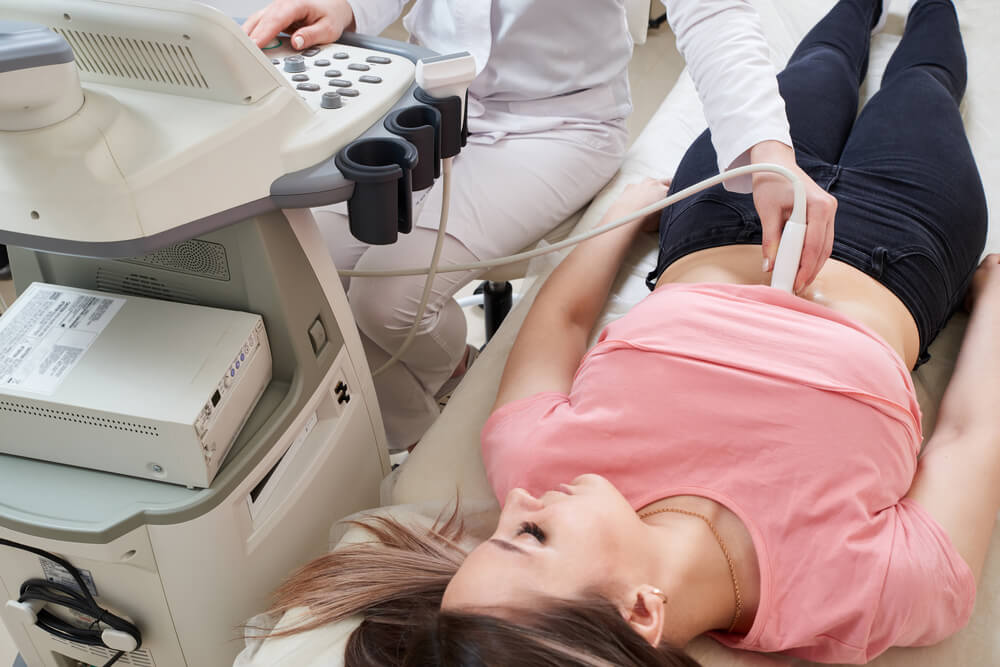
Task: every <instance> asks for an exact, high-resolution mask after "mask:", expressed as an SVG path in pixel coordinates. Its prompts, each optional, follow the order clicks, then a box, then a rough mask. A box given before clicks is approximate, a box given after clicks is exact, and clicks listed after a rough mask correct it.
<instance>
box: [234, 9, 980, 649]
mask: <svg viewBox="0 0 1000 667" xmlns="http://www.w3.org/2000/svg"><path fill="white" fill-rule="evenodd" d="M887 1H888V0H887ZM754 4H755V5H756V7H757V9H758V11H759V12H760V14H761V21H762V26H763V28H764V31H765V33H766V34H767V37H768V39H769V41H770V43H771V46H772V51H773V56H774V60H775V63H776V64H777V65H779V66H781V65H783V64H784V62H785V61H786V60H787V58H788V56H789V55H790V54H791V52H792V51H793V50H794V47H795V45H796V44H797V43H798V40H799V39H800V38H801V37H802V36H803V35H804V34H805V33H806V32H807V31H808V30H809V29H810V28H811V27H812V26H813V25H814V24H815V22H816V21H817V20H819V18H821V17H822V15H823V14H824V13H825V12H826V11H827V10H828V9H829V8H830V7H831V6H832V5H833V1H832V0H754ZM907 4H908V3H905V2H902V1H901V0H897V2H896V3H895V5H896V6H895V7H893V12H892V14H891V16H890V19H889V23H888V25H887V27H886V30H885V32H884V33H882V34H880V35H878V36H876V38H875V39H874V41H873V48H872V56H871V63H870V70H869V76H868V79H867V82H866V84H865V87H864V89H863V90H862V99H866V98H867V97H868V96H870V95H871V94H872V93H874V91H876V90H877V89H878V84H879V82H880V80H881V72H882V70H883V69H884V67H885V64H886V62H887V61H888V58H889V56H890V55H891V53H892V51H893V49H894V48H895V46H896V44H897V43H898V41H899V36H900V35H901V34H902V30H903V24H904V12H905V11H906V5H907ZM956 4H957V6H958V10H959V17H960V19H961V22H962V31H963V36H964V38H965V44H966V50H967V52H968V54H969V82H970V83H969V88H968V92H967V94H966V98H965V101H964V103H963V116H964V118H965V121H966V129H967V132H968V135H969V138H970V141H971V143H972V146H973V150H974V151H975V154H976V159H977V162H978V164H979V168H980V171H981V173H982V177H983V181H984V183H985V184H986V189H987V197H988V201H989V203H990V210H991V211H992V210H993V208H994V204H995V203H996V202H997V201H1000V199H998V198H1000V133H998V132H997V131H996V130H995V129H994V128H995V126H996V123H995V121H994V120H993V118H992V116H993V115H994V113H995V109H996V108H997V107H998V106H1000V84H998V79H997V78H996V76H995V74H994V72H993V71H992V70H993V69H994V68H993V62H992V59H993V57H994V56H993V54H994V53H995V48H996V45H995V43H994V42H996V41H997V39H998V38H1000V2H997V0H958V2H957V3H956ZM901 121H902V122H905V119H901ZM704 127H705V121H704V118H703V116H702V113H701V105H700V102H699V101H698V98H697V95H696V93H695V91H694V86H693V84H692V83H691V80H690V78H689V77H688V76H687V74H686V73H685V74H683V75H682V76H681V78H680V80H679V81H678V83H677V85H676V86H675V87H674V89H673V90H672V91H671V93H670V94H669V95H668V96H667V98H666V99H665V100H664V102H663V104H662V105H661V107H660V109H659V110H658V111H657V113H656V114H655V115H654V117H653V118H652V119H651V120H650V122H649V124H648V125H647V126H646V128H645V129H644V130H643V132H642V134H641V135H640V137H639V138H638V140H637V141H636V142H635V143H634V145H633V147H632V149H631V150H630V151H629V153H628V155H627V157H626V160H625V163H624V165H623V167H622V169H621V171H620V173H619V175H618V176H617V177H616V178H615V179H614V180H613V181H612V182H611V183H610V184H609V185H608V186H607V187H606V188H605V189H604V190H603V191H602V192H601V194H599V195H598V196H597V197H596V198H595V200H594V202H593V204H592V205H591V206H590V208H589V209H588V211H587V212H586V214H585V215H584V216H583V218H582V219H581V221H580V223H579V224H578V225H577V229H576V231H577V232H579V231H582V230H586V229H588V228H590V227H592V226H593V225H594V224H595V223H596V222H597V221H598V220H599V219H600V217H601V215H602V214H603V213H604V211H605V210H606V209H607V207H608V205H609V204H610V203H611V201H613V200H614V198H615V197H616V196H617V194H618V193H619V192H620V191H621V190H622V189H623V188H624V187H625V185H626V184H628V183H630V182H634V181H636V180H639V179H640V178H642V177H644V176H647V175H648V176H654V177H667V176H670V175H671V174H673V172H674V169H675V168H676V166H677V164H678V163H679V161H680V159H681V157H682V156H683V154H684V151H685V150H686V149H687V147H688V145H689V144H690V143H691V141H692V140H693V139H694V138H695V137H696V136H697V135H698V134H699V133H700V132H701V131H702V130H703V129H704ZM987 251H989V252H997V251H1000V231H998V227H996V226H991V229H990V233H989V237H988V240H987ZM655 261H656V242H655V239H653V238H652V237H651V238H650V240H649V241H648V242H647V243H645V244H644V245H642V246H641V247H637V248H635V249H634V250H633V252H632V253H631V254H630V256H629V259H628V261H627V262H626V263H625V265H624V266H623V267H622V270H621V271H620V272H619V275H618V278H617V281H616V283H615V286H614V288H613V290H612V296H611V298H610V300H609V302H608V304H607V306H606V307H605V309H604V312H603V314H602V317H601V321H600V322H599V324H598V326H597V327H595V329H594V335H595V336H596V334H597V333H598V332H599V331H600V330H601V328H603V326H604V325H605V324H607V323H608V322H610V321H612V320H614V319H615V318H617V317H620V316H621V315H622V314H624V313H625V312H626V311H627V310H628V309H629V308H630V307H631V306H632V305H633V304H635V303H636V302H638V301H639V300H641V299H642V298H643V297H645V296H646V295H647V294H648V290H647V289H646V287H645V284H644V279H645V275H646V273H647V272H648V271H649V270H650V269H651V268H652V267H653V266H654V265H655ZM553 265H554V261H548V262H540V263H539V269H538V272H537V277H538V278H544V276H545V275H546V274H547V272H548V271H549V270H551V267H552V266H553ZM540 282H541V280H536V281H535V284H534V286H533V287H532V288H531V289H528V290H527V291H526V293H525V295H524V298H523V299H522V300H521V302H520V303H519V304H518V305H517V307H516V308H515V309H514V310H513V311H512V312H511V314H510V315H509V316H508V318H507V320H506V321H505V322H504V325H503V327H502V328H501V329H500V331H499V332H498V333H497V334H496V335H495V336H494V338H493V339H492V340H491V341H490V344H489V345H488V346H487V347H486V349H485V351H484V353H483V354H482V355H481V356H480V357H479V359H477V361H476V364H475V365H474V366H473V368H472V369H471V371H470V372H469V374H468V376H467V377H466V379H465V381H463V383H462V385H461V386H460V387H459V389H458V390H457V391H456V392H455V394H454V395H453V397H452V399H451V402H450V403H449V404H448V407H447V408H446V410H445V411H444V412H443V414H442V416H441V418H440V419H439V420H438V421H437V422H436V423H435V424H434V425H433V426H432V428H431V429H430V430H429V431H428V432H427V434H426V435H425V436H424V438H423V439H422V440H421V442H420V445H419V446H418V447H417V448H416V450H415V451H414V452H413V454H412V455H411V456H410V458H409V459H408V460H407V462H406V463H405V464H404V465H403V466H402V467H401V468H400V469H399V471H398V474H396V475H394V476H393V478H392V479H390V480H387V481H388V482H389V483H388V484H386V485H385V488H384V490H383V502H384V503H385V504H386V505H393V506H396V507H393V508H391V509H385V510H380V511H392V512H394V513H396V514H397V515H399V516H411V517H414V520H417V521H425V522H426V521H427V520H428V519H427V518H426V517H427V516H429V515H433V514H435V513H436V512H437V511H439V509H440V508H441V507H442V506H444V505H445V504H447V503H448V502H450V501H451V500H453V499H454V498H455V495H456V493H457V494H459V495H460V496H461V498H462V503H463V505H464V506H466V507H475V508H477V519H478V521H479V525H481V526H486V525H489V522H490V520H491V518H492V517H494V516H495V514H496V511H497V509H498V506H497V503H496V499H495V498H494V497H493V493H492V491H491V489H490V487H489V485H488V483H487V481H486V476H485V473H484V471H483V466H482V460H481V458H480V454H479V432H480V430H481V428H482V425H483V424H484V423H485V421H486V418H487V417H488V416H489V409H490V406H491V405H492V403H493V399H494V397H495V395H496V387H497V384H498V382H499V378H500V374H501V372H502V370H503V365H504V362H505V360H506V357H507V354H508V352H509V351H510V347H511V345H512V343H513V341H514V338H515V336H516V333H517V329H518V328H519V327H520V325H521V322H522V321H523V319H524V315H525V314H526V313H527V310H528V307H529V306H530V304H531V301H532V300H533V298H534V295H535V293H536V291H537V287H538V285H539V284H540ZM965 323H966V318H965V317H964V316H956V317H955V318H953V320H952V322H951V323H950V324H949V326H948V327H947V328H946V329H945V331H944V332H943V333H942V334H941V335H940V336H939V337H938V339H937V340H936V341H935V343H934V344H933V346H932V347H931V353H932V355H933V359H932V360H931V362H929V363H928V364H925V365H924V366H922V367H921V368H920V369H919V370H918V371H916V372H915V373H914V374H913V377H914V381H915V385H916V387H917V392H918V397H919V399H920V404H921V408H922V410H923V414H924V431H925V434H927V435H929V434H930V432H931V431H932V430H933V425H934V421H935V418H936V415H937V405H938V403H939V402H940V397H941V394H942V393H943V391H944V388H945V385H946V383H947V380H948V378H949V377H950V376H951V371H952V369H953V367H954V360H955V358H956V355H957V351H958V347H959V343H960V342H961V336H962V333H963V331H964V327H965ZM956 492H960V490H958V489H956ZM335 537H339V533H335ZM360 537H361V536H360V535H358V534H356V533H355V534H352V533H349V534H348V537H347V538H346V539H359V538H360ZM998 542H1000V531H996V532H995V533H994V544H993V549H992V551H991V557H990V559H989V561H988V563H987V566H986V570H985V572H984V575H983V580H982V582H981V584H980V587H979V591H978V597H977V604H976V610H975V613H974V614H973V617H972V620H971V621H970V623H969V625H968V626H967V627H966V628H965V629H963V630H962V631H961V632H959V633H958V634H957V635H955V636H954V637H952V638H950V639H948V640H946V641H945V642H942V643H940V644H938V645H936V646H932V647H926V648H918V649H912V648H911V649H904V648H894V649H890V650H889V651H888V652H886V653H885V654H883V655H882V656H880V657H879V658H878V659H876V660H875V661H874V662H873V663H871V664H873V665H878V667H897V666H898V667H902V666H904V665H906V666H907V667H943V666H946V665H947V666H950V665H991V664H997V663H998V661H1000V658H998V657H997V656H1000V628H998V627H997V620H998V616H1000V551H998V545H997V543H998ZM259 621H260V622H261V623H263V624H266V625H271V623H272V622H273V621H269V620H268V619H259ZM288 621H289V619H288V618H286V619H282V621H281V623H282V624H284V623H287V622H288ZM356 622H357V621H356V620H347V621H344V622H342V623H339V624H336V625H334V626H330V627H327V628H322V629H320V630H315V631H312V632H308V633H304V634H303V635H301V636H297V637H292V638H287V639H281V640H267V641H255V642H251V644H250V646H249V647H248V649H247V650H246V651H245V652H244V653H243V654H241V657H240V658H239V659H238V660H237V662H236V665H237V666H238V667H257V666H263V665H268V666H284V665H293V664H294V665H299V666H304V667H309V666H311V665H321V664H322V665H324V666H329V665H334V666H335V665H339V664H342V646H343V642H344V641H346V637H347V636H348V634H349V632H350V630H352V629H353V628H354V627H355V625H356ZM688 648H689V650H690V651H691V653H692V655H693V656H694V657H695V658H696V659H698V660H699V661H700V662H701V663H702V664H704V665H706V667H764V666H770V665H794V666H796V667H802V666H805V665H809V664H811V663H808V662H806V661H802V660H795V659H791V658H788V657H785V656H780V655H773V654H768V655H765V654H754V653H748V652H741V651H734V650H731V649H728V648H725V647H723V646H721V645H719V644H717V643H716V642H714V641H712V640H710V639H707V638H699V639H696V640H695V641H694V642H692V644H691V645H690V646H689V647H688Z"/></svg>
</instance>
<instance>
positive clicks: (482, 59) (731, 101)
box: [348, 0, 791, 191]
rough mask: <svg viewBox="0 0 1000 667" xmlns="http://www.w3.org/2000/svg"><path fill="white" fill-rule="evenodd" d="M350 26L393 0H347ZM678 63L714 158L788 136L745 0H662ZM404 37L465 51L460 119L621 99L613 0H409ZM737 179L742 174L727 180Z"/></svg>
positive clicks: (624, 38) (538, 124) (497, 126)
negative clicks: (469, 65) (472, 62)
mask: <svg viewBox="0 0 1000 667" xmlns="http://www.w3.org/2000/svg"><path fill="white" fill-rule="evenodd" d="M348 1H349V2H350V3H351V6H352V7H353V9H354V17H355V22H356V26H357V30H358V32H361V33H368V34H378V33H379V32H381V31H382V30H384V29H385V28H386V27H387V26H388V25H389V24H390V23H392V22H393V21H394V20H395V19H396V18H397V17H398V16H399V14H400V12H401V11H402V9H403V6H404V5H405V4H406V1H405V0H348ZM663 4H664V5H665V6H666V8H667V16H668V19H669V21H670V25H671V27H672V28H673V30H674V32H675V33H676V35H677V47H678V49H679V50H680V52H681V54H682V55H683V56H684V58H685V60H686V61H687V64H688V69H689V71H690V73H691V76H692V78H693V79H694V82H695V86H696V88H697V89H698V94H699V96H700V97H701V99H702V102H703V105H704V109H705V117H706V119H707V120H708V125H709V127H710V128H711V129H712V141H713V144H714V146H715V149H716V153H717V154H718V158H719V168H720V169H726V168H729V167H735V166H741V165H743V164H748V163H749V149H750V148H751V147H752V146H754V145H755V144H757V143H759V142H761V141H765V140H772V139H773V140H777V141H781V142H783V143H786V144H788V145H789V146H790V145H791V137H790V135H789V129H788V121H787V119H786V117H785V105H784V102H783V101H782V99H781V97H780V95H779V94H778V86H777V82H776V80H775V71H774V67H773V66H772V64H771V60H770V58H769V51H768V46H767V43H766V41H765V40H764V37H763V34H762V33H761V29H760V22H759V18H758V16H757V13H756V11H755V10H754V8H753V7H752V6H751V5H750V3H749V2H748V0H663ZM404 25H405V26H406V28H407V30H409V31H410V34H411V38H412V39H413V40H414V41H415V42H418V43H420V44H423V45H424V46H427V47H428V48H430V49H433V50H435V51H438V52H439V53H451V52H455V51H468V52H469V53H471V54H472V55H473V57H475V59H476V69H477V76H476V79H475V81H473V83H472V85H471V86H470V88H469V93H470V96H471V98H472V100H471V101H470V107H469V112H470V130H472V131H474V132H482V133H491V132H502V133H508V132H518V131H526V132H537V131H543V130H545V129H549V128H552V127H556V126H558V125H559V123H560V119H572V120H597V121H601V120H610V119H614V118H623V117H625V116H627V115H628V113H629V112H630V111H631V104H630V101H629V89H628V62H629V59H630V58H631V55H632V39H631V37H630V35H629V32H628V26H627V22H626V17H625V8H624V4H623V0H572V2H567V0H492V1H491V2H487V1H485V0H471V1H470V0H417V2H416V3H415V4H414V6H413V9H412V10H411V11H410V13H409V14H408V15H407V16H406V18H405V19H404ZM729 187H730V188H732V189H739V190H743V191H747V190H749V177H747V178H746V179H744V180H743V181H742V182H741V183H739V184H735V183H730V185H729Z"/></svg>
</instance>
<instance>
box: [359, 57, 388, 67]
mask: <svg viewBox="0 0 1000 667" xmlns="http://www.w3.org/2000/svg"><path fill="white" fill-rule="evenodd" d="M365 62H369V63H372V64H374V65H388V64H389V63H391V62H392V58H386V57H385V56H368V57H367V58H365Z"/></svg>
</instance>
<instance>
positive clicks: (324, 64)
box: [314, 58, 330, 67]
mask: <svg viewBox="0 0 1000 667" xmlns="http://www.w3.org/2000/svg"><path fill="white" fill-rule="evenodd" d="M314 64H315V65H316V67H329V66H330V61H329V60H327V59H326V58H320V59H319V60H317V61H316V62H315V63H314Z"/></svg>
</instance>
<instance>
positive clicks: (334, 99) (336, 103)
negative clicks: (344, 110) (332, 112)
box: [319, 90, 341, 109]
mask: <svg viewBox="0 0 1000 667" xmlns="http://www.w3.org/2000/svg"><path fill="white" fill-rule="evenodd" d="M319 105H320V106H321V107H323V108H324V109H339V108H340V105H341V101H340V93H338V92H336V91H334V90H330V91H328V92H325V93H323V99H322V100H320V103H319Z"/></svg>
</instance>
